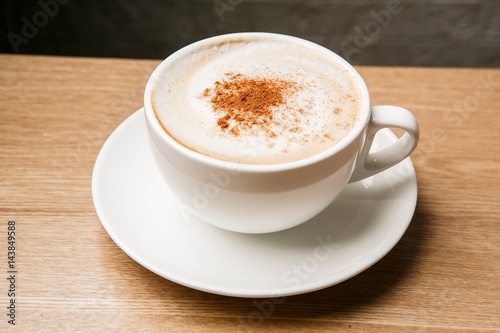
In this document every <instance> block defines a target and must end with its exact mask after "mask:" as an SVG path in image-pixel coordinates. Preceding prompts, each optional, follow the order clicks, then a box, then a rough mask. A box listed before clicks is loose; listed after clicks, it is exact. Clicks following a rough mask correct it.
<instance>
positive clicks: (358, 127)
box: [144, 32, 371, 173]
mask: <svg viewBox="0 0 500 333" xmlns="http://www.w3.org/2000/svg"><path fill="white" fill-rule="evenodd" d="M238 37H241V38H245V39H252V38H254V39H256V38H273V39H275V40H278V39H279V40H289V41H292V42H294V43H299V44H302V45H304V46H307V47H310V48H313V49H315V50H317V51H319V52H323V53H324V54H326V55H328V56H330V57H332V58H334V59H335V61H336V62H337V63H339V64H340V65H341V66H342V67H344V68H345V69H346V70H347V71H348V73H349V74H350V75H352V78H353V79H354V80H355V82H356V84H357V85H358V88H359V90H360V93H361V110H360V115H359V118H360V119H359V121H358V122H357V123H356V124H355V125H354V127H353V129H352V130H351V131H350V132H349V133H348V134H347V135H346V136H345V137H344V138H342V139H341V140H340V141H339V142H337V143H336V144H335V145H333V146H332V147H329V148H327V149H325V150H323V151H321V152H319V153H317V154H315V155H312V156H309V157H306V158H303V159H300V160H296V161H291V162H284V163H276V164H249V163H239V162H231V161H226V160H221V159H217V158H214V157H211V156H207V155H204V154H202V153H199V152H196V151H194V150H191V149H189V148H187V147H185V146H184V145H182V144H181V143H180V142H178V141H177V140H176V139H175V138H173V137H172V136H170V135H169V134H168V133H167V132H166V131H165V130H164V128H163V125H162V124H161V121H160V120H159V119H158V117H157V115H156V113H155V111H154V110H153V106H152V102H151V93H152V88H153V85H154V84H155V77H156V76H158V74H159V73H161V72H164V70H165V68H166V67H168V65H169V64H170V63H171V62H172V61H174V60H175V59H177V58H179V57H182V56H183V55H184V54H186V53H189V52H191V51H193V50H195V49H196V48H198V47H199V46H200V45H204V44H208V43H212V42H216V41H219V40H224V39H235V38H238ZM370 110H371V108H370V96H369V93H368V88H367V86H366V83H365V81H364V80H363V78H362V77H361V75H360V74H359V73H358V72H357V71H356V69H354V67H353V66H352V65H351V64H350V63H349V62H347V61H346V60H345V59H344V58H342V57H341V56H339V55H338V54H336V53H335V52H333V51H332V50H330V49H327V48H326V47H324V46H321V45H319V44H316V43H314V42H311V41H309V40H306V39H302V38H299V37H295V36H290V35H285V34H280V33H270V32H237V33H229V34H223V35H217V36H214V37H209V38H205V39H202V40H199V41H197V42H194V43H192V44H189V45H187V46H185V47H183V48H181V49H179V50H177V51H176V52H174V53H172V54H171V55H170V56H168V57H167V58H166V59H164V60H163V61H162V62H161V63H160V64H159V65H158V66H157V67H156V68H155V70H154V71H153V72H152V74H151V75H150V77H149V79H148V81H147V83H146V87H145V91H144V113H145V116H146V120H147V122H148V124H149V126H148V129H149V130H154V131H155V133H156V134H157V135H158V136H159V137H160V138H161V139H162V140H163V141H164V142H166V143H167V144H168V145H169V146H170V147H172V148H174V149H175V150H176V151H177V152H178V153H180V154H182V155H184V156H186V157H188V158H189V159H193V160H195V161H197V162H200V163H202V164H205V165H209V166H211V167H215V168H222V169H226V170H231V169H232V170H238V172H263V173H265V172H279V171H287V170H292V169H298V168H302V167H305V166H308V165H312V164H316V163H318V162H321V161H323V160H326V159H328V158H330V157H332V156H334V155H336V154H337V153H338V152H340V151H342V150H343V149H345V148H346V147H348V146H349V145H350V144H351V143H352V142H353V141H355V140H356V138H357V137H358V136H359V135H360V134H362V133H363V131H364V129H365V128H366V125H367V124H368V121H369V118H370Z"/></svg>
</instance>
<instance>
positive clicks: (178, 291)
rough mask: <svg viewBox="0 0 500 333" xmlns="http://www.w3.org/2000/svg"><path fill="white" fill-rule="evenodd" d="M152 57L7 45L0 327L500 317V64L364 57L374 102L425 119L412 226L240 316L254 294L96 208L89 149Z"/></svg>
mask: <svg viewBox="0 0 500 333" xmlns="http://www.w3.org/2000/svg"><path fill="white" fill-rule="evenodd" d="M158 63H159V61H156V60H155V61H150V60H143V61H142V60H116V59H92V58H59V57H41V56H18V55H14V56H11V55H0V158H1V160H0V161H1V162H0V194H1V196H0V257H1V258H2V259H1V260H0V267H1V269H0V272H1V274H0V276H1V277H2V278H1V279H0V308H1V309H2V310H0V331H2V332H10V331H16V330H15V328H17V331H19V332H72V331H86V332H90V331H93V332H138V331H148V332H168V331H187V332H195V331H202V332H221V331H227V332H232V331H238V330H239V331H244V332H245V331H250V332H251V331H259V330H260V329H265V330H266V331H276V332H291V331H315V332H316V331H318V332H319V331H341V332H346V331H348V332H370V331H373V332H423V331H435V332H500V176H499V170H500V120H499V115H500V93H499V90H500V71H499V70H496V69H451V68H450V69H444V68H434V69H431V68H387V67H360V68H358V69H359V71H360V73H361V74H362V76H363V77H364V78H365V79H366V81H367V84H368V86H369V88H370V90H371V94H372V102H373V104H394V105H400V106H404V107H407V108H408V109H410V110H412V111H413V112H414V113H415V115H416V116H417V118H418V120H419V122H420V126H421V141H420V144H419V147H418V148H417V150H416V151H415V152H414V153H413V155H412V160H413V163H414V165H415V169H416V174H417V178H418V186H419V195H418V204H417V208H416V212H415V215H414V218H413V220H412V222H411V225H410V227H409V229H408V231H407V232H406V234H405V235H404V237H403V238H402V239H401V241H400V242H399V243H398V244H397V245H396V247H395V248H394V249H393V250H392V251H391V252H390V253H389V254H388V255H387V256H386V257H384V258H383V259H382V260H381V261H379V262H378V263H376V264H375V265H374V266H372V267H371V268H369V269H368V270H366V271H364V272H363V273H361V274H359V275H357V276H355V277H354V278H352V279H350V280H348V281H345V282H343V283H341V284H339V285H336V286H333V287H330V288H327V289H324V290H320V291H317V292H313V293H309V294H304V295H299V296H293V297H288V298H286V301H285V302H282V303H281V304H277V305H276V306H275V307H274V309H273V310H272V313H270V315H268V316H266V317H265V320H263V321H262V322H261V323H253V324H252V325H246V324H245V323H248V316H249V314H251V313H253V312H254V311H259V308H258V305H257V304H258V303H257V302H256V300H254V299H244V298H233V297H225V296H218V295H213V294H208V293H204V292H200V291H196V290H192V289H189V288H186V287H183V286H180V285H177V284H175V283H173V282H170V281H168V280H165V279H163V278H161V277H159V276H157V275H155V274H154V273H152V272H150V271H148V270H147V269H145V268H143V267H142V266H140V265H139V264H138V263H136V262H135V261H133V260H132V259H131V258H129V257H128V256H127V255H126V254H125V253H124V252H123V251H122V250H121V249H120V248H119V247H118V246H117V245H116V244H115V243H114V242H113V241H112V240H111V239H110V237H109V236H108V235H107V233H106V232H105V230H104V229H103V227H102V225H101V223H100V221H99V219H98V217H97V215H96V212H95V209H94V205H93V201H92V196H91V186H90V185H91V174H92V169H93V166H94V162H95V159H96V156H97V154H98V152H99V149H100V148H101V146H102V144H103V143H104V142H105V140H106V138H107V137H108V135H109V134H110V133H111V131H112V130H113V129H114V128H115V127H116V126H117V125H118V124H120V123H121V122H122V121H123V120H124V119H125V118H126V117H127V116H129V115H130V114H131V113H133V112H134V111H135V110H137V109H139V108H140V107H141V104H142V92H143V88H144V85H145V83H146V80H147V78H148V76H149V74H150V73H151V72H152V70H153V69H154V68H155V66H156V65H157V64H158ZM9 221H15V223H14V222H9ZM14 224H15V225H14ZM13 225H14V226H13ZM9 226H11V231H12V229H13V228H15V232H16V235H15V237H16V238H15V244H11V245H15V251H14V252H15V258H14V259H15V260H14V261H15V263H14V266H13V267H11V268H9V267H8V262H9V259H8V256H9V255H8V243H7V241H8V231H9ZM12 226H13V227H12ZM11 259H13V258H11ZM10 270H13V271H15V274H14V275H15V280H14V281H13V282H14V284H11V282H12V281H9V277H10V275H12V274H11V273H8V271H10ZM11 287H14V289H15V290H14V291H15V297H10V296H8V292H9V289H11ZM13 298H14V300H15V306H16V308H15V309H16V310H15V324H16V325H15V326H16V327H15V328H14V327H11V326H12V325H10V324H9V323H8V320H11V319H10V318H9V316H8V314H9V312H10V310H9V309H7V307H8V306H10V303H9V302H10V300H11V299H13Z"/></svg>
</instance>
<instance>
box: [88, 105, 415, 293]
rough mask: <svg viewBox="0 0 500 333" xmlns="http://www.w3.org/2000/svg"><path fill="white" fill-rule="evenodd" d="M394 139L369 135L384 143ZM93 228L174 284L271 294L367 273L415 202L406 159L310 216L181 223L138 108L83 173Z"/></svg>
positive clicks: (316, 286)
mask: <svg viewBox="0 0 500 333" xmlns="http://www.w3.org/2000/svg"><path fill="white" fill-rule="evenodd" d="M394 140H396V137H395V136H394V134H393V133H392V132H391V131H390V130H388V129H387V130H383V131H381V132H379V134H378V135H377V139H376V142H377V145H378V146H379V147H384V146H386V145H387V144H388V143H390V142H393V141H394ZM92 195H93V198H94V204H95V208H96V211H97V214H98V215H99V218H100V219H101V222H102V225H103V226H104V228H105V229H106V231H107V232H108V234H109V235H110V236H111V238H112V239H113V241H114V242H115V243H116V244H117V245H118V246H119V247H120V248H121V249H122V250H123V251H125V253H127V254H128V255H129V256H130V257H131V258H132V259H134V260H135V261H137V262H138V263H139V264H141V265H143V266H144V267H146V268H147V269H149V270H151V271H153V272H154V273H156V274H158V275H160V276H162V277H164V278H166V279H169V280H171V281H174V282H176V283H179V284H181V285H184V286H187V287H190V288H194V289H198V290H203V291H206V292H210V293H215V294H222V295H229V296H238V297H275V296H276V297H278V296H287V295H294V294H300V293H305V292H310V291H314V290H318V289H322V288H325V287H328V286H332V285H334V284H337V283H339V282H342V281H344V280H346V279H349V278H351V277H352V276H354V275H356V274H358V273H360V272H362V271H363V270H365V269H367V268H368V267H370V266H371V265H373V264H374V263H376V262H377V261H378V260H380V259H381V258H382V257H384V256H385V255H386V254H387V253H388V252H389V251H390V250H391V249H392V248H393V247H394V245H396V243H397V242H398V241H399V239H400V238H401V237H402V236H403V234H404V232H405V231H406V229H407V227H408V225H409V224H410V221H411V218H412V216H413V213H414V210H415V205H416V201H417V182H416V178H415V171H414V169H413V165H412V163H411V160H410V159H409V158H408V159H406V160H405V161H403V162H402V163H400V164H399V165H396V166H395V167H393V168H391V169H389V170H387V171H385V172H383V173H380V174H378V175H377V176H374V177H371V178H368V179H366V180H363V181H360V182H357V183H354V184H350V185H348V186H347V187H346V188H345V190H344V191H343V192H342V193H341V195H340V197H339V198H338V199H337V200H336V201H335V202H334V203H333V204H332V205H330V206H329V207H328V208H327V209H326V210H325V211H324V212H322V213H320V214H319V215H318V216H317V217H315V218H313V219H312V220H310V221H308V222H306V223H304V224H302V225H300V226H298V227H295V228H292V229H289V230H285V231H281V232H277V233H272V234H260V235H248V234H238V233H233V232H230V231H225V230H222V229H219V228H216V227H214V226H211V225H209V224H208V223H205V222H203V221H201V220H198V219H196V218H195V217H190V219H186V218H185V216H184V215H182V212H181V210H180V208H179V206H178V205H177V203H176V200H175V199H174V197H173V195H172V193H171V192H170V191H169V189H168V188H167V186H166V185H165V184H164V182H163V179H162V178H161V176H160V174H159V172H158V171H157V170H156V166H155V164H154V161H153V158H152V156H151V154H150V148H149V145H148V141H147V135H146V127H145V121H144V114H143V111H142V109H141V110H139V111H137V112H135V113H134V114H133V115H131V116H130V117H129V118H128V119H126V120H125V121H124V122H123V123H122V124H121V125H120V126H118V128H117V129H116V130H115V131H114V132H113V133H112V134H111V136H110V137H109V138H108V140H107V141H106V143H105V144H104V146H103V147H102V149H101V151H100V153H99V156H98V157H97V160H96V163H95V166H94V172H93V175H92Z"/></svg>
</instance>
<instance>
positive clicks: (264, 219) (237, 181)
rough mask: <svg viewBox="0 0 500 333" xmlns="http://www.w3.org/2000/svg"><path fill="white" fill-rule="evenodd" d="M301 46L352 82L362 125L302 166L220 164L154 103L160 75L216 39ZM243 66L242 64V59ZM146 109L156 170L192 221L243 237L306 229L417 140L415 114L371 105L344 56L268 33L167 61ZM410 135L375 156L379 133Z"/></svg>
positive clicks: (183, 51)
mask: <svg viewBox="0 0 500 333" xmlns="http://www.w3.org/2000/svg"><path fill="white" fill-rule="evenodd" d="M256 36H258V37H259V38H267V39H270V40H277V41H278V40H279V41H286V42H289V43H300V44H302V45H305V46H307V47H309V48H311V49H313V50H317V52H321V53H326V54H328V57H331V59H333V60H334V61H335V62H336V63H338V64H340V65H341V66H343V67H344V68H345V69H346V70H347V71H348V72H349V73H350V74H351V75H352V76H353V77H354V79H355V81H356V83H357V85H358V87H359V90H360V95H361V110H360V115H359V121H358V122H357V123H356V124H355V126H354V128H353V129H352V130H351V131H350V132H349V133H348V134H347V136H346V137H344V138H343V139H342V140H341V141H340V142H339V143H337V144H335V145H334V146H332V147H330V148H328V149H326V150H324V151H322V152H320V153H318V154H316V155H314V156H311V157H307V158H304V159H301V160H298V161H292V162H287V163H281V164H268V165H265V164H264V165H262V164H257V165H256V164H242V163H233V162H228V161H225V160H220V159H216V158H214V157H210V156H207V155H204V154H201V153H198V152H196V151H194V150H191V149H189V148H187V147H185V146H184V145H182V144H181V143H179V142H178V141H177V140H175V139H174V138H172V137H171V136H170V135H169V134H168V133H167V132H166V131H165V130H164V128H163V126H162V124H161V122H160V120H159V119H158V117H157V116H156V114H155V111H154V108H153V105H152V92H153V89H154V87H153V86H154V83H155V80H156V79H157V76H158V75H159V73H165V72H168V69H169V66H172V63H173V62H174V60H176V59H179V58H182V57H184V56H185V55H186V53H187V52H193V51H195V50H196V49H197V48H203V47H204V46H205V45H207V43H213V42H214V40H218V39H220V40H224V39H228V38H236V39H240V40H244V39H251V38H255V37H256ZM241 61H245V59H241ZM144 110H145V116H146V124H147V128H148V133H149V139H150V140H149V141H150V144H151V150H152V153H153V156H154V158H155V161H156V164H157V166H158V170H159V171H160V173H161V175H162V176H163V178H164V180H165V182H166V184H167V186H168V187H169V188H170V190H171V191H172V192H173V193H174V194H175V196H176V197H177V199H178V201H179V209H181V210H182V212H183V215H184V216H185V217H186V218H187V219H189V218H190V217H192V216H197V217H199V218H200V219H202V220H203V221H205V222H208V223H210V224H212V225H215V226H217V227H220V228H223V229H226V230H231V231H235V232H242V233H269V232H276V231H281V230H285V229H288V228H291V227H294V226H297V225H299V224H301V223H304V222H306V221H308V220H309V219H311V218H312V217H314V216H315V215H317V214H318V213H320V212H321V211H322V210H324V209H325V208H326V207H327V206H328V205H330V204H331V203H332V202H333V201H334V200H335V198H336V197H337V196H338V195H339V193H340V192H341V191H342V189H343V188H344V186H345V185H346V184H348V183H350V182H355V181H358V180H361V179H364V178H367V177H370V176H373V175H375V174H377V173H379V172H381V171H383V170H386V169H387V168H389V167H392V166H394V165H396V164H397V163H399V162H401V161H402V160H404V159H405V158H406V157H408V156H409V155H410V153H411V152H412V151H413V150H414V149H415V147H416V145H417V142H418V138H419V127H418V123H417V121H416V119H415V117H414V116H413V114H412V113H411V112H410V111H408V110H406V109H404V108H401V107H396V106H373V107H372V106H370V97H369V94H368V89H367V87H366V84H365V83H364V81H363V79H362V78H361V76H360V75H359V74H358V73H357V72H356V70H355V69H354V68H353V67H352V66H351V65H350V64H349V63H347V62H346V61H345V60H344V59H343V58H341V57H340V56H338V55H337V54H335V53H333V52H332V51H330V50H328V49H326V48H324V47H322V46H319V45H317V44H314V43H312V42H309V41H306V40H303V39H299V38H296V37H291V36H286V35H280V34H271V33H236V34H230V35H223V36H217V37H212V38H209V39H205V40H202V41H199V42H196V43H194V44H191V45H189V46H187V47H185V48H183V49H181V50H179V51H177V52H176V53H174V54H172V55H171V56H170V57H168V58H167V59H165V60H164V61H163V62H162V63H161V64H160V65H159V66H158V68H157V69H156V70H155V71H154V72H153V74H152V75H151V78H150V80H149V81H148V83H147V85H146V90H145V95H144ZM388 127H392V128H400V129H402V130H404V131H405V132H406V133H405V134H404V135H403V136H402V137H401V138H399V139H398V140H397V141H396V142H395V143H393V144H391V145H390V146H389V147H387V148H385V149H383V150H382V151H377V152H375V153H370V147H371V145H372V143H373V139H374V137H375V134H376V133H377V132H378V131H379V130H380V129H382V128H388Z"/></svg>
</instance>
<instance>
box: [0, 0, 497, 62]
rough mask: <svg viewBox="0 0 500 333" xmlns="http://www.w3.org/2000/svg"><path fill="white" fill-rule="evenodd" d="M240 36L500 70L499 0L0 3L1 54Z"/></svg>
mask: <svg viewBox="0 0 500 333" xmlns="http://www.w3.org/2000/svg"><path fill="white" fill-rule="evenodd" d="M398 2H399V5H398ZM390 6H395V7H394V8H397V13H393V14H391V15H390V19H386V20H385V21H382V22H383V23H384V24H383V25H382V24H381V23H378V21H377V19H376V18H375V16H374V15H373V13H390V11H389V8H390ZM47 8H48V9H47ZM381 11H382V12H381ZM393 11H394V10H393ZM394 12H395V11H394ZM27 22H28V23H27ZM29 25H31V28H32V29H31V30H30V29H29ZM33 28H34V29H33ZM367 29H368V30H367ZM370 29H371V30H370ZM239 31H269V32H278V33H285V34H290V35H295V36H298V37H303V38H306V39H309V40H312V41H314V42H317V43H319V44H322V45H324V46H326V47H328V48H330V49H332V50H333V51H335V52H337V53H339V54H340V55H342V56H344V57H345V58H348V60H349V61H351V62H352V63H353V64H356V65H388V66H448V67H499V66H500V1H497V0H399V1H398V0H373V1H368V0H358V1H355V0H354V1H349V0H311V1H306V0H184V1H181V0H144V1H139V0H136V1H132V0H122V1H119V0H102V1H95V0H94V1H91V0H87V1H84V0H39V1H38V0H32V1H27V0H0V36H1V37H2V39H1V40H0V52H2V53H20V54H45V55H65V56H92V57H122V58H150V59H163V58H165V57H167V56H168V55H169V54H171V53H172V52H174V51H175V50H177V49H179V48H181V47H182V46H184V45H187V44H189V43H191V42H194V41H196V40H199V39H202V38H205V37H210V36H214V35H219V34H223V33H229V32H239ZM367 31H368V32H367ZM361 34H365V35H364V37H363V36H361ZM356 41H357V42H358V44H356Z"/></svg>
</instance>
